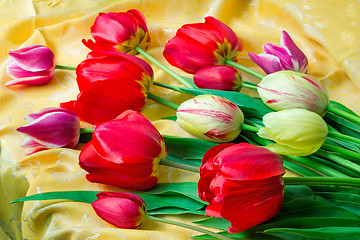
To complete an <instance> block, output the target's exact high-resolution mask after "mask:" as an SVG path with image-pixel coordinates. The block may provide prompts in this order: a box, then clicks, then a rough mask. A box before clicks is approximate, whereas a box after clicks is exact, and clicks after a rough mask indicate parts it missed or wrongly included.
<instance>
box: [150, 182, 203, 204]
mask: <svg viewBox="0 0 360 240" xmlns="http://www.w3.org/2000/svg"><path fill="white" fill-rule="evenodd" d="M146 193H148V194H154V195H164V196H171V195H183V196H187V197H189V198H191V199H193V200H195V201H197V202H199V203H201V204H203V205H204V204H207V202H204V201H202V200H200V198H199V196H198V188H197V182H177V183H158V184H157V185H156V186H155V187H153V188H151V189H149V190H147V191H146Z"/></svg>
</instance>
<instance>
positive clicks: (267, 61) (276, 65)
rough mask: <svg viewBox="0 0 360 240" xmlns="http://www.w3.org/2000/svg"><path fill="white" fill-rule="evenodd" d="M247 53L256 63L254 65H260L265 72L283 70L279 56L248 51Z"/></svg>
mask: <svg viewBox="0 0 360 240" xmlns="http://www.w3.org/2000/svg"><path fill="white" fill-rule="evenodd" d="M248 55H249V57H250V59H251V60H252V61H253V62H254V63H256V65H258V66H259V67H261V69H263V70H264V72H265V73H266V74H270V73H273V72H277V71H282V70H284V69H283V67H282V65H281V62H280V60H279V58H277V57H275V56H273V55H270V54H263V53H260V54H258V55H256V54H254V53H248Z"/></svg>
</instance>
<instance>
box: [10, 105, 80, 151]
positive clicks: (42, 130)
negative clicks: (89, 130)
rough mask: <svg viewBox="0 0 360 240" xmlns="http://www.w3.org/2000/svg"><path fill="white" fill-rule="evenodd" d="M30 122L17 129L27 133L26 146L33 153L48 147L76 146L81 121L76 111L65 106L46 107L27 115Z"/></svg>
mask: <svg viewBox="0 0 360 240" xmlns="http://www.w3.org/2000/svg"><path fill="white" fill-rule="evenodd" d="M25 119H26V120H28V121H29V124H27V125H25V126H23V127H19V128H17V129H16V130H17V131H19V132H21V133H24V134H26V135H27V138H26V139H25V141H24V143H23V144H22V145H21V146H22V147H24V148H29V150H28V151H26V152H25V153H26V154H31V153H34V152H37V151H39V150H42V149H47V148H59V147H66V148H74V147H75V146H76V145H77V144H78V142H79V137H80V121H79V118H78V117H77V116H76V114H75V113H73V112H71V111H69V110H66V109H63V108H45V109H42V110H40V111H39V112H37V113H32V114H29V115H28V116H27V117H25Z"/></svg>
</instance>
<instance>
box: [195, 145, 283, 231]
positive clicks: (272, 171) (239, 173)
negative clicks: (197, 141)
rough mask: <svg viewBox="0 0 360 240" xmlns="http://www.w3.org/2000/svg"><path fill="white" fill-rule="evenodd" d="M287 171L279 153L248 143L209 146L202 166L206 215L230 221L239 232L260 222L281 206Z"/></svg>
mask: <svg viewBox="0 0 360 240" xmlns="http://www.w3.org/2000/svg"><path fill="white" fill-rule="evenodd" d="M284 173H285V170H284V167H283V165H282V159H281V157H280V156H279V155H277V154H275V153H273V152H271V151H269V150H267V149H266V148H262V147H257V146H254V145H251V144H248V143H239V144H233V143H224V144H220V145H217V146H215V147H212V148H211V149H209V150H208V151H207V152H206V153H205V155H204V157H203V162H202V165H201V167H200V180H199V183H198V190H199V197H200V199H201V200H203V201H206V202H208V203H209V205H208V206H207V207H206V210H205V215H208V216H212V217H222V218H225V219H227V220H228V221H230V223H231V227H229V228H228V232H230V233H237V232H241V231H244V230H246V229H249V228H251V227H253V226H255V225H257V224H260V223H262V222H264V221H266V220H268V219H270V218H272V217H273V216H274V215H276V214H277V213H278V212H279V211H280V209H281V207H282V200H283V188H284V183H283V181H282V175H283V174H284Z"/></svg>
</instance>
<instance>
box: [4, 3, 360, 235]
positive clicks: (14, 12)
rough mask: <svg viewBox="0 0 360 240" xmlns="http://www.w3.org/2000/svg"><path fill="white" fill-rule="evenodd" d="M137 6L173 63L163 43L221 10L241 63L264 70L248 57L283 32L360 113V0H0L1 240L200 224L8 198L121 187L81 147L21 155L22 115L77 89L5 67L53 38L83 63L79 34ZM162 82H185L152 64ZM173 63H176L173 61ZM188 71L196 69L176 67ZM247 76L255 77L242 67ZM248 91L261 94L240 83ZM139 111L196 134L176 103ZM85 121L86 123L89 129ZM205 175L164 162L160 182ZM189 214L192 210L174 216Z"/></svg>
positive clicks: (68, 81)
mask: <svg viewBox="0 0 360 240" xmlns="http://www.w3.org/2000/svg"><path fill="white" fill-rule="evenodd" d="M132 8H136V9H139V10H140V11H142V12H143V13H144V15H145V17H146V21H147V24H148V28H149V32H150V37H151V44H150V46H149V48H148V50H147V51H148V53H149V54H151V55H152V56H154V57H155V58H157V59H159V60H160V61H162V62H163V63H166V61H165V59H164V57H163V54H162V51H163V48H164V45H165V44H166V42H167V41H168V40H169V39H170V38H172V37H173V36H174V35H175V33H176V30H177V29H178V28H180V27H181V26H182V25H183V24H187V23H196V22H203V21H204V18H205V17H206V16H213V17H215V18H218V19H219V20H221V21H222V22H224V23H225V24H227V25H228V26H229V27H231V28H232V29H233V31H234V32H235V33H236V34H237V35H238V36H239V37H240V38H241V39H242V42H243V44H244V49H243V50H242V52H241V53H240V54H239V56H238V59H237V60H238V63H240V64H243V65H245V66H248V67H251V68H253V69H255V70H258V71H259V72H261V73H263V72H262V71H261V70H260V68H259V67H257V66H256V64H255V63H253V62H252V61H251V60H250V58H249V57H248V55H247V54H248V52H253V53H255V54H259V53H261V52H263V51H262V45H263V44H265V43H267V42H271V43H273V44H275V45H277V46H280V37H281V31H282V30H286V31H287V32H288V33H289V34H290V35H291V37H292V39H293V41H294V42H295V43H296V44H297V46H298V47H299V48H300V49H301V50H302V51H303V52H304V53H305V55H306V56H307V58H308V59H309V69H308V73H309V74H312V75H314V76H316V77H317V78H319V79H320V81H321V82H322V83H323V84H324V86H325V87H326V88H327V90H328V92H329V95H330V99H333V100H337V101H339V102H341V103H343V104H345V105H347V106H348V107H350V108H351V109H353V110H355V111H356V112H357V113H360V104H359V103H360V94H359V92H360V75H359V69H360V49H359V42H360V30H359V29H360V28H359V24H360V16H359V14H358V13H359V12H360V3H359V2H358V1H356V0H347V1H338V0H328V1H326V3H324V1H312V0H202V1H193V0H128V1H119V0H102V1H98V0H87V1H73V0H17V1H14V0H4V1H1V2H0V13H1V14H0V16H1V17H0V62H1V68H0V74H1V78H0V79H1V80H0V81H1V87H0V141H1V160H0V206H1V211H0V239H8V238H10V239H16V240H18V239H29V240H40V239H45V240H46V239H52V240H53V239H75V240H84V239H96V240H105V239H114V240H118V239H132V240H137V239H139V240H143V239H170V240H180V239H181V240H188V239H190V236H193V235H198V234H199V233H198V232H195V231H189V230H186V229H182V228H178V227H174V226H170V225H165V224H159V223H156V224H155V223H153V222H151V221H148V220H147V221H145V222H144V223H143V225H142V226H141V228H140V230H127V229H126V230H124V229H119V228H116V227H114V226H112V225H110V224H107V223H105V222H104V221H102V220H101V219H100V218H99V217H97V216H96V214H95V212H94V211H93V209H92V207H91V205H90V204H86V203H74V202H61V201H32V202H26V203H24V204H18V203H17V204H12V205H10V204H9V202H10V201H12V200H14V199H17V198H19V197H23V196H26V195H31V194H35V193H40V192H48V191H61V190H108V191H113V190H117V189H115V188H112V187H108V186H105V185H101V184H93V183H89V182H88V181H87V180H86V178H85V171H83V170H81V168H80V167H79V166H78V155H79V152H80V149H81V147H82V145H79V146H78V147H77V149H75V150H72V149H60V148H58V149H53V150H46V151H42V152H38V153H35V154H33V155H30V156H25V155H24V149H23V148H22V147H20V145H21V143H22V142H23V140H24V138H25V136H24V135H22V134H20V133H18V132H17V131H16V128H17V127H20V126H22V125H25V124H26V120H23V118H24V117H25V116H26V115H28V114H29V113H31V112H37V111H39V110H40V109H42V108H45V107H58V106H59V103H60V102H65V101H69V100H71V99H76V96H77V94H78V88H77V84H76V77H75V73H74V72H73V71H66V70H56V71H55V75H54V77H53V79H52V80H51V81H50V82H49V83H48V84H46V85H43V86H30V87H28V86H26V87H24V86H13V87H5V86H4V84H5V83H6V82H8V81H10V80H11V78H10V77H9V76H8V75H7V74H6V63H7V61H8V59H9V57H8V52H9V49H17V48H19V47H21V46H28V45H31V44H43V45H46V46H48V47H49V48H50V49H51V50H52V51H53V52H54V54H55V57H56V63H57V64H59V65H68V66H77V65H78V64H79V63H80V62H81V61H83V60H84V59H85V58H86V54H87V53H88V52H89V49H88V48H86V47H85V46H84V45H83V44H82V43H81V40H82V39H91V38H92V37H91V35H90V27H91V25H92V24H93V22H94V19H95V17H96V16H97V15H98V13H99V12H100V11H102V12H110V11H112V12H119V11H127V10H129V9H132ZM151 66H152V67H153V69H154V76H155V80H156V81H161V82H164V83H171V84H175V85H178V83H176V82H175V81H174V80H173V79H172V78H171V77H170V76H168V75H167V74H165V73H164V72H163V71H162V70H160V69H159V68H157V67H156V66H154V65H151ZM168 66H169V65H168ZM172 69H174V70H175V71H176V72H178V73H181V74H182V75H183V76H189V75H187V74H185V73H183V72H182V71H181V70H179V69H176V68H174V67H172ZM243 77H244V80H245V81H253V82H258V80H257V79H255V78H253V77H250V76H249V75H248V74H243ZM151 91H152V92H153V93H154V94H158V95H161V96H165V97H166V98H167V99H169V100H172V101H174V102H176V103H181V102H182V101H184V100H186V99H188V96H185V95H182V94H179V93H176V92H172V91H170V90H165V89H160V88H158V87H153V89H152V90H151ZM241 91H242V92H243V93H249V94H254V91H253V90H248V89H243V90H241ZM142 113H143V114H144V115H145V116H146V117H148V119H150V120H151V121H156V122H154V123H155V125H156V127H157V128H158V129H159V130H160V131H161V132H162V133H166V134H175V135H180V136H189V135H188V134H187V133H186V132H184V131H182V130H181V128H179V126H177V125H176V124H174V122H172V121H169V120H159V119H161V118H162V117H165V116H171V115H175V111H174V110H171V109H168V108H166V107H164V106H160V105H158V104H155V103H154V102H152V101H151V100H148V101H147V103H146V105H145V107H144V108H143V110H142ZM84 126H86V125H83V127H84ZM198 177H199V176H198V174H192V173H189V172H186V171H180V170H175V169H174V168H170V167H162V168H161V172H160V179H159V181H160V182H176V181H197V180H198ZM172 219H175V220H178V221H184V222H190V221H192V220H195V219H194V217H192V216H190V215H184V216H178V217H172Z"/></svg>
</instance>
